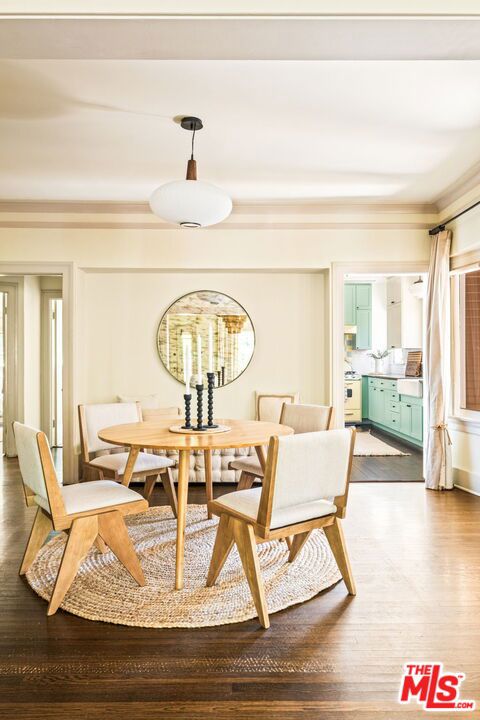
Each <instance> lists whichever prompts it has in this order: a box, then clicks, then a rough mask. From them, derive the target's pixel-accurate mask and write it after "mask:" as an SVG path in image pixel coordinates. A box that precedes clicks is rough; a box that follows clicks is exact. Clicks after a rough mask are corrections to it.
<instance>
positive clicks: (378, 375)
mask: <svg viewBox="0 0 480 720" xmlns="http://www.w3.org/2000/svg"><path fill="white" fill-rule="evenodd" d="M363 377H373V378H386V379H387V380H421V381H422V382H423V378H422V377H410V376H408V375H407V376H405V375H389V374H387V373H364V375H363Z"/></svg>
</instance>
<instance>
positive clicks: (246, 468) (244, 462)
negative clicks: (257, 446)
mask: <svg viewBox="0 0 480 720" xmlns="http://www.w3.org/2000/svg"><path fill="white" fill-rule="evenodd" d="M230 467H231V469H232V470H240V472H244V473H249V474H250V475H254V476H255V477H257V478H262V477H263V470H262V466H261V465H260V461H259V459H258V458H257V457H256V456H253V455H249V456H248V457H242V458H240V459H239V460H232V462H231V463H230Z"/></svg>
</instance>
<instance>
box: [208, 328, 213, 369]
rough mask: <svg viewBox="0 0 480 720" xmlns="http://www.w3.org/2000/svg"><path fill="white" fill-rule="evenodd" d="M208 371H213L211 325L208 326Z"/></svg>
mask: <svg viewBox="0 0 480 720" xmlns="http://www.w3.org/2000/svg"><path fill="white" fill-rule="evenodd" d="M208 372H213V325H212V323H210V325H209V326H208Z"/></svg>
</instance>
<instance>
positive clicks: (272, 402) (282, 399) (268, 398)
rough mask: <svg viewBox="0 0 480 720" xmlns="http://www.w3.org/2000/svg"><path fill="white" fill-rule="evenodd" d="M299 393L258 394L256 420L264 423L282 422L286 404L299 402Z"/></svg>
mask: <svg viewBox="0 0 480 720" xmlns="http://www.w3.org/2000/svg"><path fill="white" fill-rule="evenodd" d="M298 399H299V396H298V393H282V394H280V395H267V394H264V393H256V419H257V420H261V421H262V422H273V423H278V422H280V415H281V414H282V407H283V404H284V403H296V402H298Z"/></svg>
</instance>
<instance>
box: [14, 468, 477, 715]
mask: <svg viewBox="0 0 480 720" xmlns="http://www.w3.org/2000/svg"><path fill="white" fill-rule="evenodd" d="M228 489H229V488H225V487H222V486H220V487H217V488H216V493H217V494H219V493H223V492H225V491H228ZM162 492H163V491H161V490H157V491H156V493H155V499H154V500H155V503H162V502H164V498H163V495H162ZM1 493H2V494H1V497H2V505H1V527H0V545H1V552H2V568H1V585H0V592H1V601H2V602H1V615H0V634H1V648H0V653H1V654H0V717H1V718H2V719H3V718H8V719H12V720H13V719H14V718H22V719H23V718H28V719H32V720H33V719H35V720H40V719H42V720H46V719H48V720H57V719H60V718H61V719H62V720H68V719H71V718H73V719H75V720H76V719H77V718H78V719H80V718H82V719H83V720H84V719H87V720H90V719H95V720H97V719H100V718H101V719H102V720H103V719H105V720H107V719H108V720H112V718H113V719H115V720H127V719H128V720H137V719H139V720H153V719H154V718H155V719H157V718H162V720H163V718H176V719H177V720H178V719H179V718H181V719H185V720H186V719H187V718H188V719H189V720H204V719H207V718H241V719H245V720H246V719H247V718H248V720H252V718H257V717H258V718H269V719H270V718H272V719H273V720H277V719H281V720H297V719H300V718H302V719H303V718H304V719H305V720H306V719H308V720H311V719H315V720H316V719H317V718H322V719H325V720H407V719H408V720H416V719H417V718H422V717H425V716H426V713H424V711H423V710H422V709H420V708H419V707H418V706H415V705H409V706H406V707H401V706H400V705H398V703H397V695H398V690H399V682H400V677H401V674H402V665H403V663H406V662H407V661H415V660H418V661H430V660H440V661H442V662H443V663H445V666H446V668H447V669H449V670H452V671H458V672H465V673H466V675H467V678H466V680H465V682H464V683H463V686H462V696H463V697H464V698H468V699H470V698H473V699H476V700H477V704H478V703H479V702H480V622H479V619H478V618H479V615H480V498H477V497H474V496H472V495H468V494H466V493H463V492H461V491H459V490H454V491H452V492H448V493H434V492H431V491H428V492H427V491H425V489H424V486H423V485H421V484H415V483H404V484H403V483H390V484H389V483H385V484H382V483H365V484H355V485H353V486H352V487H351V490H350V498H349V507H348V513H347V518H346V520H345V522H344V528H345V533H346V536H347V542H348V546H349V550H350V556H351V561H352V566H353V570H354V573H355V577H356V582H357V588H358V594H357V596H356V597H354V598H352V597H349V596H347V594H346V591H345V586H344V585H343V583H339V584H338V585H336V586H335V587H334V588H332V589H330V590H328V591H326V592H324V593H322V594H321V595H319V596H317V597H316V598H314V599H312V600H311V601H309V602H307V603H304V604H303V605H299V606H296V607H292V608H289V609H288V610H285V611H282V612H280V613H277V614H274V615H272V617H271V623H272V625H271V628H270V630H268V631H264V630H261V629H260V627H259V625H258V622H256V621H255V620H251V621H248V622H244V623H241V624H236V625H225V626H222V627H218V628H205V629H199V630H193V629H192V630H174V629H172V630H150V629H143V628H131V627H121V626H117V625H107V624H102V623H95V622H90V621H87V620H83V619H82V618H79V617H74V616H72V615H68V614H66V613H64V612H62V611H59V612H58V613H57V614H56V615H54V616H53V617H51V618H47V616H46V603H45V602H44V601H43V600H41V599H40V598H39V597H37V596H36V595H35V593H34V592H33V591H32V590H31V589H30V587H29V586H28V585H27V583H26V581H25V580H24V579H21V578H19V577H18V575H17V570H18V566H19V564H20V559H21V556H22V553H23V549H24V547H25V543H26V540H27V536H28V531H29V528H30V525H31V521H32V516H33V513H34V510H32V509H31V508H25V506H24V503H23V495H22V489H21V485H20V479H19V474H18V470H17V463H16V461H14V460H9V461H6V462H5V463H4V474H3V478H2V485H1ZM203 493H204V490H203V488H199V487H193V488H192V489H191V492H190V499H191V501H192V502H203V499H204V495H203ZM429 715H431V717H433V718H441V719H442V720H450V718H451V715H450V714H448V713H447V714H445V713H430V714H429ZM447 715H448V717H447ZM462 717H465V718H474V717H476V718H478V717H479V715H478V711H477V713H476V714H475V713H465V714H464V715H462Z"/></svg>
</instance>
